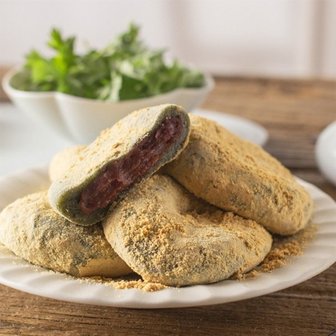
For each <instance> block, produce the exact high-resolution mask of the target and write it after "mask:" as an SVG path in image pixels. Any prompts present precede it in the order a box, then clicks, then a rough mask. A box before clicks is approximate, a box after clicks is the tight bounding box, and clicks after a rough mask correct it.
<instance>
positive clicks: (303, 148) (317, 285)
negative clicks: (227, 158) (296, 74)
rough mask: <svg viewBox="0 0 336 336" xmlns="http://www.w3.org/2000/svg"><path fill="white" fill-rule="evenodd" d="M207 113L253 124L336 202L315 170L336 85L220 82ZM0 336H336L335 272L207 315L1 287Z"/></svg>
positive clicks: (335, 114) (334, 107)
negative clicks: (75, 299)
mask: <svg viewBox="0 0 336 336" xmlns="http://www.w3.org/2000/svg"><path fill="white" fill-rule="evenodd" d="M204 107H206V108H211V109H216V110H219V111H225V112H227V113H232V114H236V115H240V116H244V117H247V118H250V119H253V120H255V121H257V122H259V123H261V124H263V125H264V126H265V127H266V128H267V129H268V131H269V132H270V139H269V142H268V144H267V146H266V149H267V150H268V151H269V152H271V153H272V154H273V155H274V156H276V157H277V158H278V159H279V160H280V161H282V162H283V163H284V164H285V165H286V166H287V167H289V168H290V169H291V170H292V171H293V172H294V173H295V174H296V175H298V176H300V177H302V178H304V179H306V180H307V181H310V182H312V183H314V184H316V185H317V186H318V187H320V188H321V189H323V190H325V191H326V192H327V193H329V194H330V195H331V196H333V197H334V198H336V188H335V187H333V186H332V185H330V184H329V183H327V182H326V180H325V179H324V178H323V177H322V176H321V175H320V173H319V172H318V170H317V168H316V164H315V160H314V152H313V151H314V143H315V140H316V137H317V135H318V133H319V132H320V131H321V130H322V129H323V128H324V127H325V126H326V125H327V124H328V123H330V122H331V121H333V120H335V119H336V83H335V82H325V81H287V80H268V79H237V78H227V79H220V80H217V87H216V89H215V90H214V92H213V93H212V94H211V95H210V97H209V99H208V100H207V102H206V103H205V104H204ZM0 296H1V300H0V335H47V334H50V335H76V336H77V335H160V336H161V335H189V334H192V335H224V334H227V335H249V336H252V335H258V336H262V335H272V336H276V335H286V336H292V335H305V336H306V335H318V336H321V335H329V334H331V333H332V332H333V331H335V329H336V265H334V266H333V267H331V268H330V269H329V270H327V271H325V272H323V273H322V274H320V275H319V276H316V277H315V278H313V279H311V280H309V281H306V282H304V283H302V284H300V285H297V286H295V287H292V288H289V289H286V290H283V291H280V292H277V293H273V294H270V295H266V296H263V297H259V298H255V299H250V300H246V301H241V302H236V303H230V304H223V305H217V306H209V307H199V308H185V309H163V310H134V309H117V308H109V307H98V306H88V305H80V304H72V303H67V302H59V301H55V300H51V299H45V298H40V297H37V296H34V295H29V294H26V293H22V292H19V291H17V290H14V289H11V288H8V287H5V286H0Z"/></svg>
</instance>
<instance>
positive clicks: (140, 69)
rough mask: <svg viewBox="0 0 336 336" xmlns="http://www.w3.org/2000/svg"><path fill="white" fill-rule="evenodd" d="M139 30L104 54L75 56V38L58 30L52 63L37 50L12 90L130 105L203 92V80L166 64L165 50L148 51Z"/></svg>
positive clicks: (53, 35)
mask: <svg viewBox="0 0 336 336" xmlns="http://www.w3.org/2000/svg"><path fill="white" fill-rule="evenodd" d="M139 33H140V28H139V26H137V25H135V24H133V23H132V24H130V26H129V28H128V30H127V31H125V32H123V33H122V34H120V35H119V36H117V37H116V38H115V39H114V41H113V42H112V43H110V44H109V45H108V46H107V47H106V48H104V49H102V50H90V51H88V52H87V53H85V54H83V55H80V54H77V53H76V52H75V42H76V40H75V37H68V38H64V37H63V36H62V34H61V32H60V31H59V30H58V29H56V28H54V29H52V30H51V32H50V38H49V41H48V46H49V47H50V48H51V49H52V50H53V51H54V55H53V56H52V57H51V58H47V57H44V56H43V55H41V54H40V53H39V52H37V51H35V50H33V51H31V52H30V53H29V54H28V55H27V56H26V63H25V66H24V69H23V70H22V71H21V72H19V73H18V74H17V75H16V76H15V78H13V80H12V82H11V84H12V85H13V86H14V87H15V88H17V89H21V90H26V91H60V92H65V93H68V94H71V95H75V96H80V97H86V98H92V99H101V100H112V101H120V100H129V99H139V98H144V97H150V96H154V95H158V94H162V93H166V92H169V91H171V90H174V89H176V88H180V87H191V88H192V87H201V86H203V85H204V76H203V74H202V73H200V72H199V71H196V70H192V69H189V68H187V67H185V66H183V65H181V64H180V63H179V62H177V61H176V60H175V61H173V62H171V63H168V62H166V61H165V57H164V53H165V50H161V49H159V50H156V49H150V48H148V47H147V46H146V45H145V44H144V43H143V41H142V40H141V39H140V37H139Z"/></svg>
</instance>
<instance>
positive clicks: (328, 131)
mask: <svg viewBox="0 0 336 336" xmlns="http://www.w3.org/2000/svg"><path fill="white" fill-rule="evenodd" d="M315 156H316V161H317V165H318V167H319V168H320V170H321V172H322V174H323V175H324V176H325V177H326V178H327V179H328V180H329V181H330V182H331V183H333V184H334V185H336V121H334V122H333V123H331V124H330V125H329V126H328V127H326V128H325V129H324V130H323V131H322V132H321V134H320V135H319V137H318V139H317V142H316V146H315Z"/></svg>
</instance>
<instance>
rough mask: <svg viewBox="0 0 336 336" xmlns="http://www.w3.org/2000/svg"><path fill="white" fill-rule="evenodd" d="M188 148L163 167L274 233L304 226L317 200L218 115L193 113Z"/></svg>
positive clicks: (191, 187)
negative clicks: (214, 118)
mask: <svg viewBox="0 0 336 336" xmlns="http://www.w3.org/2000/svg"><path fill="white" fill-rule="evenodd" d="M190 121H191V134H190V138H189V143H188V145H187V147H186V149H185V150H184V151H183V152H182V153H181V154H180V155H179V156H178V158H177V159H176V160H174V161H172V162H171V163H170V164H168V165H166V166H165V167H164V168H163V169H164V172H165V173H166V174H168V175H170V176H172V177H173V178H174V179H176V180H177V181H178V182H179V183H181V184H182V185H183V186H184V187H185V188H186V189H187V190H189V191H190V192H191V193H193V194H194V195H196V196H197V197H200V198H202V199H204V200H205V201H207V202H209V203H210V204H213V205H215V206H217V207H219V208H221V209H223V210H226V211H232V212H233V213H235V214H237V215H240V216H242V217H244V218H249V219H253V220H255V221H256V222H257V223H259V224H261V225H263V226H264V227H265V228H266V229H267V230H269V231H271V232H272V233H276V234H281V235H291V234H294V233H296V232H298V231H299V230H301V229H302V228H304V227H305V226H306V224H307V223H308V220H309V219H310V217H311V214H312V210H313V202H312V200H311V197H310V196H309V194H308V193H307V191H306V190H305V189H304V188H303V187H302V186H301V185H300V184H299V183H298V182H297V181H296V180H295V179H294V177H293V176H292V174H291V173H290V171H289V170H287V169H286V168H285V167H284V166H283V165H282V164H281V163H280V162H279V161H277V160H276V159H275V158H274V157H272V156H271V155H270V154H268V153H267V152H266V151H264V150H263V149H262V148H261V147H259V146H257V145H255V144H252V143H250V142H248V141H245V140H243V139H240V138H239V137H237V136H235V135H233V134H231V133H230V132H229V131H227V130H226V129H224V128H223V127H221V126H220V125H218V124H216V123H215V122H214V121H211V120H207V119H205V118H202V117H199V116H195V115H192V114H191V115H190Z"/></svg>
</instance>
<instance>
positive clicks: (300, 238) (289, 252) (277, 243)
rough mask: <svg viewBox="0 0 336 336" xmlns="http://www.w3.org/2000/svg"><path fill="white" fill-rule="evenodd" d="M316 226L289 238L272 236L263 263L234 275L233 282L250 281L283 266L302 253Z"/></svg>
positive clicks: (312, 236) (314, 232) (308, 227)
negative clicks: (269, 249) (271, 241)
mask: <svg viewBox="0 0 336 336" xmlns="http://www.w3.org/2000/svg"><path fill="white" fill-rule="evenodd" d="M316 231H317V226H316V225H314V224H310V225H309V226H307V227H306V228H305V229H304V230H302V231H300V232H298V233H297V234H295V235H293V236H290V237H281V236H277V235H273V244H272V248H271V251H270V252H269V253H268V255H267V256H266V258H265V259H264V261H263V262H262V263H261V264H259V265H258V266H257V267H255V268H254V269H253V270H251V271H250V272H248V273H245V274H243V273H236V274H234V275H233V276H232V279H235V280H244V279H252V278H255V277H257V276H258V275H260V274H261V273H270V272H272V271H273V270H275V269H277V268H280V267H283V266H285V265H286V264H287V263H288V262H289V261H290V258H291V257H295V256H299V255H301V254H302V253H303V251H304V249H305V247H306V245H307V244H308V243H309V242H310V241H311V240H312V239H313V238H314V236H315V234H316Z"/></svg>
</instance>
